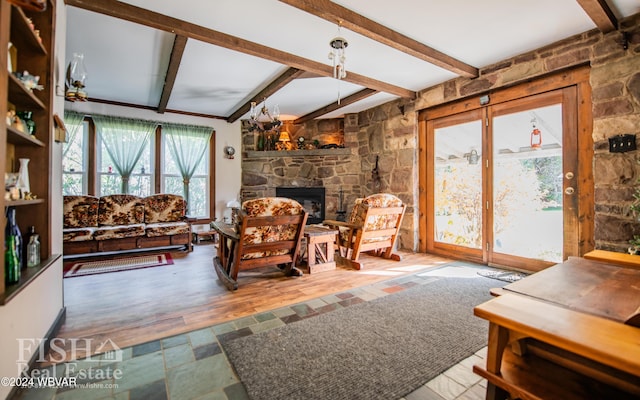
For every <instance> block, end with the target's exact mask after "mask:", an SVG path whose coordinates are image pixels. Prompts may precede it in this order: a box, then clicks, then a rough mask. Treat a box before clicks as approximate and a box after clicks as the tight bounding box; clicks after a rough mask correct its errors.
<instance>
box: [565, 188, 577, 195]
mask: <svg viewBox="0 0 640 400" xmlns="http://www.w3.org/2000/svg"><path fill="white" fill-rule="evenodd" d="M575 191H576V190H575V189H574V188H572V187H571V186H569V187H568V188H566V189H565V190H564V193H565V194H568V195H572V194H573V193H574V192H575Z"/></svg>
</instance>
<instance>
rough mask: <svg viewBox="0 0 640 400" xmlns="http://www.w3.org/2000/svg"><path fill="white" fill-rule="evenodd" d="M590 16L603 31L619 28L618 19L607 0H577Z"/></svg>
mask: <svg viewBox="0 0 640 400" xmlns="http://www.w3.org/2000/svg"><path fill="white" fill-rule="evenodd" d="M577 1H578V4H580V7H582V8H583V9H584V11H585V12H586V13H587V15H588V16H589V18H591V19H592V20H593V22H594V23H595V24H596V26H597V27H598V29H599V30H600V31H602V32H603V33H607V32H611V31H614V30H616V29H618V19H617V18H616V16H615V15H614V14H613V11H611V8H610V7H609V5H608V4H607V2H606V1H605V0H577Z"/></svg>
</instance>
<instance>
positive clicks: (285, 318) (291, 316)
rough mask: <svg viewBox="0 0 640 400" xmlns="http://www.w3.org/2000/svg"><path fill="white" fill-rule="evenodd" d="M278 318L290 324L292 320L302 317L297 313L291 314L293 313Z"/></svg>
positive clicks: (295, 320) (298, 319)
mask: <svg viewBox="0 0 640 400" xmlns="http://www.w3.org/2000/svg"><path fill="white" fill-rule="evenodd" d="M280 319H281V320H282V322H284V323H285V324H290V323H292V322H297V321H300V320H302V317H301V316H299V315H298V314H293V315H287V316H286V317H281V318H280Z"/></svg>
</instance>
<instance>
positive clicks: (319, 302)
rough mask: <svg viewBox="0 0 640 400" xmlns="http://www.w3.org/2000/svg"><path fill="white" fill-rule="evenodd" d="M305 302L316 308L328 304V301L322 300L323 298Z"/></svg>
mask: <svg viewBox="0 0 640 400" xmlns="http://www.w3.org/2000/svg"><path fill="white" fill-rule="evenodd" d="M304 304H306V305H307V306H309V307H311V308H313V309H314V310H315V309H317V308H320V307H324V306H326V305H327V303H325V302H324V301H322V299H313V300H309V301H307V302H305V303H304Z"/></svg>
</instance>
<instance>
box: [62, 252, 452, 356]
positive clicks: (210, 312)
mask: <svg viewBox="0 0 640 400" xmlns="http://www.w3.org/2000/svg"><path fill="white" fill-rule="evenodd" d="M214 254H215V247H214V246H213V245H212V244H207V245H204V244H203V245H197V246H194V251H193V252H191V253H181V252H175V253H172V256H173V258H174V265H169V266H161V267H154V268H146V269H139V270H133V271H125V272H115V273H107V274H101V275H90V276H83V277H74V278H66V279H64V280H63V283H64V299H65V306H66V308H67V315H66V320H65V323H64V324H63V325H62V327H61V330H60V332H59V333H58V334H57V337H58V338H63V339H85V340H86V339H91V347H92V349H91V351H92V353H96V352H97V350H96V348H97V347H98V346H99V345H101V344H102V343H103V342H105V341H107V340H108V339H110V340H111V341H112V343H114V344H116V345H117V346H118V347H120V348H123V347H129V346H133V345H136V344H140V343H145V342H148V341H152V340H156V339H159V338H164V337H168V336H173V335H177V334H180V333H184V332H188V331H192V330H195V329H200V328H203V327H207V326H211V325H215V324H219V323H222V322H226V321H229V320H233V319H236V318H240V317H244V316H247V315H252V314H255V313H259V312H263V311H266V310H271V309H275V308H279V307H283V306H286V305H291V304H295V303H299V302H302V301H307V300H310V299H313V298H317V297H321V296H324V295H327V294H330V293H336V292H341V291H344V290H348V289H351V288H354V287H360V286H365V285H369V284H371V283H374V282H378V281H382V280H386V279H390V278H396V277H398V276H402V275H406V274H411V273H414V272H416V271H419V270H425V269H431V268H436V267H438V266H439V265H442V264H444V263H446V262H449V261H450V260H448V259H445V258H441V257H437V256H432V255H427V254H414V253H406V252H405V253H402V252H401V254H402V256H403V260H402V261H400V262H396V261H386V260H382V259H379V258H376V257H370V256H366V255H364V256H362V260H363V261H364V264H365V265H366V266H367V269H364V270H361V271H356V270H352V269H347V268H343V267H340V266H338V268H337V269H336V270H333V271H326V272H322V273H317V274H312V275H309V274H306V273H305V275H304V276H302V277H297V278H291V277H285V276H283V274H282V272H280V271H279V270H278V269H277V268H275V267H267V268H262V269H257V270H254V271H248V272H244V273H242V275H241V277H240V279H239V288H238V290H237V291H235V292H230V291H228V290H227V289H226V288H225V287H224V286H223V285H222V284H221V283H220V282H219V281H218V279H217V276H216V274H215V271H214V269H213V264H212V259H213V256H214ZM65 342H67V343H69V342H71V341H69V340H65ZM82 350H83V349H82V348H81V349H80V351H76V352H75V354H76V357H77V358H82V357H83V356H86V355H89V354H84V353H82ZM106 350H109V348H108V347H107V348H105V347H103V348H102V349H101V351H106ZM69 354H71V352H69ZM55 361H62V360H55Z"/></svg>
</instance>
